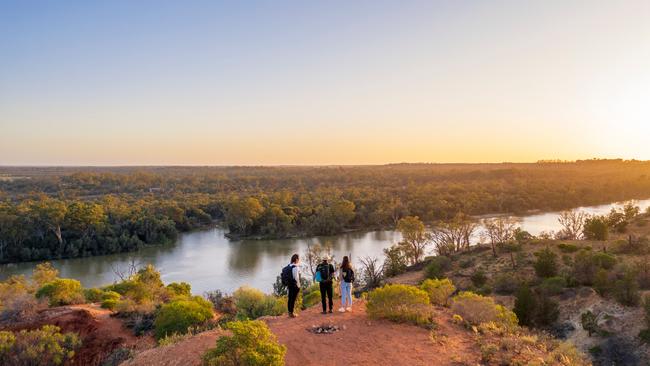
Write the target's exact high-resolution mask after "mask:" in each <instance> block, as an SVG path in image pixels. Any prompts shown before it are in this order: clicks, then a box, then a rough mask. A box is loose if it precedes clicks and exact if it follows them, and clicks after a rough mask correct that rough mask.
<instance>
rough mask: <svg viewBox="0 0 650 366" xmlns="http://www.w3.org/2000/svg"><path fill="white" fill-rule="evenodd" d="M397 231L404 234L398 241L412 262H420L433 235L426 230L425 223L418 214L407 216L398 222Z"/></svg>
mask: <svg viewBox="0 0 650 366" xmlns="http://www.w3.org/2000/svg"><path fill="white" fill-rule="evenodd" d="M397 231H399V232H400V233H401V234H402V241H400V242H399V243H398V245H399V246H400V248H402V250H403V252H404V254H405V256H406V258H407V259H408V261H409V262H410V263H411V264H417V263H420V261H421V260H422V258H423V257H424V253H425V250H426V248H427V246H429V244H430V243H431V235H429V233H427V232H426V229H425V227H424V223H423V222H422V221H420V218H419V217H417V216H407V217H405V218H403V219H401V220H399V222H398V223H397Z"/></svg>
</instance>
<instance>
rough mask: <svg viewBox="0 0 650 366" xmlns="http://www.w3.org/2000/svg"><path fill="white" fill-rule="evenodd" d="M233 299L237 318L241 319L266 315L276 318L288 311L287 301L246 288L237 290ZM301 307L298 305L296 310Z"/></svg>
mask: <svg viewBox="0 0 650 366" xmlns="http://www.w3.org/2000/svg"><path fill="white" fill-rule="evenodd" d="M233 299H234V300H235V306H236V307H237V317H239V318H240V319H257V318H259V317H260V316H265V315H273V316H276V315H281V314H283V313H284V312H285V311H286V300H285V299H283V298H277V297H275V296H272V295H266V294H264V293H263V292H262V291H260V290H257V289H254V288H250V287H246V286H244V287H240V288H239V289H237V291H235V293H234V294H233ZM300 307H301V306H300V304H296V309H300Z"/></svg>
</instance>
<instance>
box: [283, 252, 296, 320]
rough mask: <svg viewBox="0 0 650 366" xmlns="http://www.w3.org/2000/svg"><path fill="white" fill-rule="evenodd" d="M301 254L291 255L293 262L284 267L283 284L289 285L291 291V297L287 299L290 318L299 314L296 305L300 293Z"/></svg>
mask: <svg viewBox="0 0 650 366" xmlns="http://www.w3.org/2000/svg"><path fill="white" fill-rule="evenodd" d="M299 265H300V256H298V254H294V255H292V256H291V263H289V264H288V265H287V266H286V267H284V268H283V269H282V274H281V280H282V284H283V285H285V286H287V289H288V292H289V299H288V301H287V310H288V312H289V317H290V318H295V317H296V316H297V315H296V313H295V312H294V310H295V306H296V299H298V294H299V293H300V267H299Z"/></svg>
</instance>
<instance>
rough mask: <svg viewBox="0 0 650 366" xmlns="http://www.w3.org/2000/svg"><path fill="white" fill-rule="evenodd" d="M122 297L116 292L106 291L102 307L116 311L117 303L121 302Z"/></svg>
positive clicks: (103, 295)
mask: <svg viewBox="0 0 650 366" xmlns="http://www.w3.org/2000/svg"><path fill="white" fill-rule="evenodd" d="M121 297H122V296H121V295H120V294H119V293H117V292H115V291H105V292H104V293H103V294H102V304H101V307H102V308H104V309H109V310H115V307H116V306H117V302H118V301H120V298H121Z"/></svg>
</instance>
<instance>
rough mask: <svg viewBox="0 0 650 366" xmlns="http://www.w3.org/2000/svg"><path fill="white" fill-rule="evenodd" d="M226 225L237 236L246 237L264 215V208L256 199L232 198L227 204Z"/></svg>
mask: <svg viewBox="0 0 650 366" xmlns="http://www.w3.org/2000/svg"><path fill="white" fill-rule="evenodd" d="M225 213H226V215H225V216H226V223H227V225H228V228H229V229H230V230H231V231H232V232H234V233H237V234H243V235H246V234H248V233H249V232H250V230H251V227H252V226H253V224H254V223H255V220H257V219H258V218H259V217H260V216H262V214H263V213H264V207H263V206H262V204H260V201H258V200H257V198H254V197H247V198H239V197H234V196H233V197H230V198H229V199H228V201H227V202H226V204H225Z"/></svg>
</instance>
